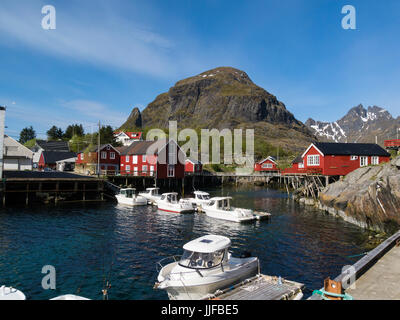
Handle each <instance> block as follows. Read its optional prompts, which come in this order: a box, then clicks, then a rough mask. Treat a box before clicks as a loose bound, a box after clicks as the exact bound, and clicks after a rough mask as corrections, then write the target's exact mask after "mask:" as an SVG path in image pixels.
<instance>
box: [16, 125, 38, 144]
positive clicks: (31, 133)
mask: <svg viewBox="0 0 400 320" xmlns="http://www.w3.org/2000/svg"><path fill="white" fill-rule="evenodd" d="M35 138H36V132H35V130H33V127H32V126H30V127H26V128H24V129H22V130H21V132H20V134H19V142H20V143H22V144H24V143H25V142H27V141H29V140H32V139H35Z"/></svg>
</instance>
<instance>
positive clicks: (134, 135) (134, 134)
mask: <svg viewBox="0 0 400 320" xmlns="http://www.w3.org/2000/svg"><path fill="white" fill-rule="evenodd" d="M120 133H125V134H126V135H127V136H128V137H129V138H131V139H135V140H140V139H141V137H142V132H128V131H116V132H114V134H116V135H117V134H120Z"/></svg>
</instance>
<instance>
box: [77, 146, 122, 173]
mask: <svg viewBox="0 0 400 320" xmlns="http://www.w3.org/2000/svg"><path fill="white" fill-rule="evenodd" d="M99 154H100V159H98V156H99ZM99 160H100V170H101V171H100V172H101V173H102V174H117V173H118V172H119V164H120V152H119V150H118V149H116V148H115V147H113V146H112V145H111V144H103V145H101V146H100V147H97V146H93V147H89V148H87V149H86V150H84V151H81V152H79V153H78V159H77V160H76V162H75V171H76V172H78V173H83V174H97V172H98V170H97V167H98V161H99Z"/></svg>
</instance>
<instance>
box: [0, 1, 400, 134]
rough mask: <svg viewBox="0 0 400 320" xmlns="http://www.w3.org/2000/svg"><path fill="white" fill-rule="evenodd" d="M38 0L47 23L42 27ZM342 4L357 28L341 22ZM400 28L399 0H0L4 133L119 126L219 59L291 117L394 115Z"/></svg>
mask: <svg viewBox="0 0 400 320" xmlns="http://www.w3.org/2000/svg"><path fill="white" fill-rule="evenodd" d="M47 4H51V5H53V6H55V8H56V14H57V16H56V17H57V29H56V30H43V29H42V27H41V20H42V18H43V16H44V15H42V13H41V9H42V7H43V6H44V5H47ZM346 4H351V5H353V6H354V7H355V8H356V14H357V15H356V17H357V29H356V30H344V29H343V28H342V27H341V19H342V17H343V16H344V15H343V14H341V9H342V7H343V6H344V5H346ZM399 34H400V1H398V0H385V1H377V0H374V1H373V0H362V1H361V0H348V1H341V0H285V1H277V0H264V1H257V0H251V1H222V0H221V1H218V0H202V1H194V0H186V1H177V0H168V1H166V0H164V1H152V0H147V1H132V0H129V1H128V0H127V1H108V0H96V1H94V0H93V1H89V0H81V1H75V0H68V1H63V0H46V1H39V0H38V1H33V0H26V1H24V0H19V1H14V0H1V2H0V71H1V76H0V105H6V106H7V113H6V125H7V129H6V133H8V134H9V135H11V136H13V137H18V135H19V132H20V130H21V129H22V128H23V127H26V126H29V125H32V126H33V127H34V129H35V130H36V132H37V134H38V136H39V137H44V136H45V132H46V131H47V129H48V128H50V127H51V126H52V125H53V124H54V125H57V126H60V127H62V128H64V129H65V127H66V126H67V125H68V124H71V123H82V124H83V125H84V127H85V130H86V131H87V132H91V131H92V130H95V124H96V123H97V121H99V120H100V121H101V122H102V123H104V124H110V125H112V126H115V127H117V126H119V125H120V124H122V122H124V120H125V119H126V118H127V117H128V115H129V113H130V112H131V110H132V108H133V107H134V106H138V107H139V108H140V109H143V108H144V107H145V106H146V105H147V104H148V103H150V102H151V101H152V100H153V99H154V98H155V97H156V96H157V95H158V94H160V93H162V92H165V91H167V90H168V89H169V88H170V87H171V86H173V85H174V83H175V82H177V81H178V80H180V79H182V78H185V77H188V76H192V75H195V74H198V73H201V72H203V71H206V70H208V69H211V68H215V67H218V66H232V67H236V68H239V69H241V70H244V71H246V72H247V74H248V75H249V76H250V78H251V79H252V80H253V81H254V82H255V83H256V84H258V85H259V86H261V87H263V88H264V89H266V90H267V91H269V92H270V93H272V94H274V95H276V96H277V97H278V99H279V100H280V101H282V102H283V103H285V105H286V107H287V108H288V109H289V110H290V111H291V112H292V113H293V114H294V115H295V117H296V118H298V119H299V120H301V121H306V120H307V118H308V117H312V118H314V119H317V120H326V121H333V120H337V119H338V118H340V117H342V116H343V115H344V114H345V113H346V112H347V111H348V109H350V108H351V107H353V106H355V105H357V104H359V103H362V104H364V105H366V106H368V105H378V106H382V107H384V108H386V109H387V110H388V111H390V112H391V113H392V114H393V116H395V117H397V116H399V115H400V81H399V80H400V79H399V78H400V59H399V52H400V42H399V41H398V38H399Z"/></svg>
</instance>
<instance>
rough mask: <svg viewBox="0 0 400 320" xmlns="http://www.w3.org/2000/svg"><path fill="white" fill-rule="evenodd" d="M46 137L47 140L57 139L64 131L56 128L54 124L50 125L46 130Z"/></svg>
mask: <svg viewBox="0 0 400 320" xmlns="http://www.w3.org/2000/svg"><path fill="white" fill-rule="evenodd" d="M46 133H47V139H48V140H58V139H61V138H62V137H63V135H64V132H63V131H62V129H61V128H57V127H56V126H52V127H51V128H50V129H49V130H47V132H46Z"/></svg>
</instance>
